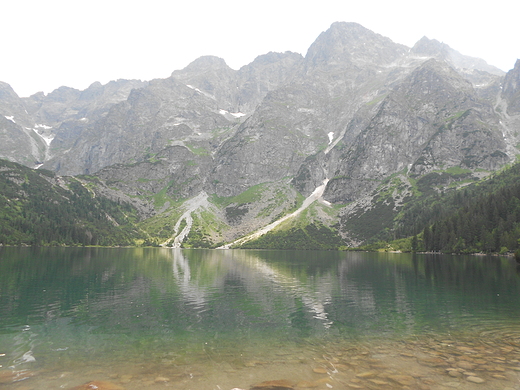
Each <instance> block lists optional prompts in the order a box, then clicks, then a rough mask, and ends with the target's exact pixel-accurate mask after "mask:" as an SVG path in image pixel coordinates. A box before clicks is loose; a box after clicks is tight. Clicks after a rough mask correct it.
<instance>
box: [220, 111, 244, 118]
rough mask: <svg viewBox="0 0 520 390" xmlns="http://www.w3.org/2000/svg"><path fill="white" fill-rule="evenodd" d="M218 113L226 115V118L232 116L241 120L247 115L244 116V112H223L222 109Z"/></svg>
mask: <svg viewBox="0 0 520 390" xmlns="http://www.w3.org/2000/svg"><path fill="white" fill-rule="evenodd" d="M218 112H219V114H220V115H224V116H226V115H231V116H233V117H235V118H241V117H243V116H245V115H246V114H244V113H242V112H229V111H226V110H222V109H220V110H218Z"/></svg>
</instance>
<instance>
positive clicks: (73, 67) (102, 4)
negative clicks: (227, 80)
mask: <svg viewBox="0 0 520 390" xmlns="http://www.w3.org/2000/svg"><path fill="white" fill-rule="evenodd" d="M3 3H4V4H2V7H1V13H2V21H1V22H0V36H1V37H2V50H1V55H0V81H4V82H6V83H8V84H10V85H11V86H12V87H13V88H14V90H15V91H16V92H17V93H18V95H20V96H29V95H31V94H33V93H36V92H38V91H43V92H45V93H49V92H51V91H53V90H54V89H56V88H58V87H60V86H62V85H66V86H69V87H74V88H77V89H81V90H83V89H85V88H87V87H88V86H89V85H90V84H92V83H93V82H94V81H100V82H101V83H103V84H105V83H107V82H109V81H110V80H116V79H119V78H127V79H141V80H151V79H153V78H165V77H168V76H169V75H170V74H171V72H172V71H174V70H176V69H182V68H184V67H185V66H186V65H188V64H189V63H190V62H192V61H193V60H195V59H196V58H198V57H200V56H202V55H216V56H219V57H221V58H223V59H224V60H225V61H226V62H227V64H228V65H229V66H230V67H232V68H234V69H239V68H240V67H241V66H243V65H246V64H248V63H250V62H251V61H253V60H254V58H255V57H256V56H258V55H261V54H265V53H267V52H269V51H278V52H283V51H287V50H290V51H294V52H298V53H301V54H302V55H305V54H306V52H307V49H308V48H309V46H310V45H311V44H312V43H313V42H314V40H315V39H316V38H317V37H318V35H319V34H320V33H321V32H322V31H325V30H327V29H328V28H329V26H330V25H331V24H332V23H333V22H335V21H346V22H357V23H360V24H361V25H363V26H365V27H366V28H369V29H370V30H372V31H374V32H376V33H379V34H381V35H384V36H387V37H389V38H390V39H392V40H393V41H394V42H398V43H402V44H405V45H407V46H413V45H414V43H415V42H417V41H418V40H419V39H420V38H421V37H422V36H424V35H426V36H427V37H428V38H431V39H437V40H439V41H442V42H444V43H447V44H448V45H450V46H451V47H452V48H453V49H455V50H458V51H459V52H461V53H462V54H465V55H470V56H474V57H480V58H483V59H484V60H486V61H487V62H488V63H490V64H492V65H495V66H497V67H499V68H501V69H502V70H504V71H508V70H510V69H512V68H513V66H514V64H515V61H516V59H517V58H520V40H519V37H520V34H519V33H518V24H517V19H518V10H516V9H515V8H516V5H515V2H514V1H512V0H494V1H493V2H475V1H467V0H436V1H427V2H426V1H417V0H414V1H412V0H396V1H388V0H372V1H360V0H356V1H350V0H343V1H341V0H319V1H301V0H300V1H293V0H276V1H273V0H262V1H255V2H252V1H244V0H241V1H235V0H221V1H215V0H213V1H206V0H183V1H178V0H173V1H172V0H146V1H142V0H125V1H122V0H88V1H85V0H45V1H43V0H16V1H14V0H13V1H4V2H3Z"/></svg>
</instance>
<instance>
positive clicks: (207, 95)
mask: <svg viewBox="0 0 520 390" xmlns="http://www.w3.org/2000/svg"><path fill="white" fill-rule="evenodd" d="M186 86H187V87H188V88H191V89H193V90H194V91H195V92H198V93H200V94H201V95H204V96H206V97H208V98H210V99H213V100H216V99H215V96H212V95H210V94H209V93H207V92H204V91H201V90H200V89H198V88H197V87H194V86H193V85H190V84H186Z"/></svg>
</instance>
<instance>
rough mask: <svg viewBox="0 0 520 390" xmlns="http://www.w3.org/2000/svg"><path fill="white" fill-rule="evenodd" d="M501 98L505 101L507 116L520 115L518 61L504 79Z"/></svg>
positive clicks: (519, 63)
mask: <svg viewBox="0 0 520 390" xmlns="http://www.w3.org/2000/svg"><path fill="white" fill-rule="evenodd" d="M502 96H503V97H504V98H505V99H506V101H507V113H508V114H509V115H518V114H520V60H517V61H516V64H515V67H514V68H513V69H512V70H510V71H509V72H508V73H507V75H506V77H505V78H504V85H503V91H502Z"/></svg>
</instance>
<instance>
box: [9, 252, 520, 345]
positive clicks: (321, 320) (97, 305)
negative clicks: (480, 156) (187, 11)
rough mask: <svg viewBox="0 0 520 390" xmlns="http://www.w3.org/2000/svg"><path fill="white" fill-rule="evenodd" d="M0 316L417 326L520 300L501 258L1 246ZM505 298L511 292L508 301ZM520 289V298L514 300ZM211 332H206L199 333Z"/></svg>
mask: <svg viewBox="0 0 520 390" xmlns="http://www.w3.org/2000/svg"><path fill="white" fill-rule="evenodd" d="M1 250H2V262H0V300H1V302H0V303H1V305H0V325H1V326H3V327H6V326H10V327H13V326H14V327H16V326H22V325H34V324H53V323H54V324H56V323H57V320H58V319H60V318H61V319H67V321H68V322H69V323H70V324H71V325H74V326H88V327H90V328H89V329H95V331H96V332H98V333H106V334H117V333H122V334H134V335H135V334H140V333H147V334H148V333H149V334H155V335H171V336H172V337H179V338H183V337H194V335H195V334H200V335H202V334H207V333H208V332H214V333H215V334H216V333H218V334H235V335H239V334H245V333H246V332H268V331H273V332H279V333H280V334H282V335H283V334H291V333H295V334H298V335H302V334H303V335H310V334H320V333H330V332H331V331H336V332H340V333H342V334H345V335H353V336H355V335H358V334H367V333H377V334H386V333H395V332H401V333H413V332H414V331H417V330H418V329H422V328H424V327H427V328H428V327H429V328H433V327H447V328H450V327H456V326H458V324H459V323H460V321H470V320H471V319H472V318H476V316H479V315H481V314H486V313H487V312H489V311H490V310H491V308H492V310H493V311H494V312H498V313H499V314H500V313H510V312H511V311H513V312H515V313H516V311H514V310H515V309H513V307H514V304H515V303H516V304H517V303H518V302H517V301H518V299H519V298H518V297H519V296H520V294H518V292H519V279H518V277H517V276H516V272H515V270H514V264H513V265H511V262H510V261H509V260H504V259H500V258H487V257H482V258H476V257H464V256H459V257H457V258H456V259H455V260H456V261H454V258H450V257H446V256H412V255H404V254H401V255H393V254H374V253H360V252H353V253H341V252H312V251H308V252H306V251H283V252H282V251H254V250H247V251H245V250H221V251H215V250H213V251H211V250H181V249H174V250H171V249H165V248H158V249H135V248H134V249H106V248H41V249H36V248H2V249H1ZM500 294H502V296H503V297H504V296H508V297H510V296H511V294H512V296H513V297H516V298H513V299H508V300H505V299H500V298H499V297H500ZM515 299H516V300H515ZM201 337H202V336H201Z"/></svg>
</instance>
